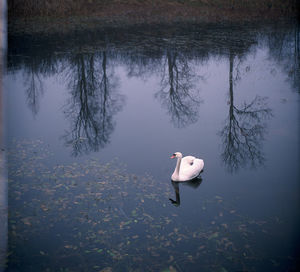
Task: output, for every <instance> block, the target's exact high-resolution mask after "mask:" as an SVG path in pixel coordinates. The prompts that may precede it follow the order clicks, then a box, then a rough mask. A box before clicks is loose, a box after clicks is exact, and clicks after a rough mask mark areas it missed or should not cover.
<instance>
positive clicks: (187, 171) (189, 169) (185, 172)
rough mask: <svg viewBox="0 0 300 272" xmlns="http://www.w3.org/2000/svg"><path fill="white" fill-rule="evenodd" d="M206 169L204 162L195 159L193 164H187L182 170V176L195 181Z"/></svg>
mask: <svg viewBox="0 0 300 272" xmlns="http://www.w3.org/2000/svg"><path fill="white" fill-rule="evenodd" d="M203 167H204V161H203V160H201V159H194V161H193V164H192V165H191V164H189V165H188V164H185V165H184V167H183V168H181V169H180V170H181V171H180V174H181V175H182V176H185V177H187V178H188V179H193V178H195V177H197V176H198V175H199V174H200V172H201V170H202V169H203Z"/></svg>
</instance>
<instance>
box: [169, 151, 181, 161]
mask: <svg viewBox="0 0 300 272" xmlns="http://www.w3.org/2000/svg"><path fill="white" fill-rule="evenodd" d="M174 158H182V154H181V153H180V152H175V153H174V154H173V155H172V156H171V159H174Z"/></svg>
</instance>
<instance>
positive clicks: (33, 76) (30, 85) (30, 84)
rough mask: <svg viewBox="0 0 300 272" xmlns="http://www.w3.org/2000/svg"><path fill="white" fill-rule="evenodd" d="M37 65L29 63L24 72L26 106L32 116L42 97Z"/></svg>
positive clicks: (36, 111) (41, 85) (37, 108)
mask: <svg viewBox="0 0 300 272" xmlns="http://www.w3.org/2000/svg"><path fill="white" fill-rule="evenodd" d="M40 76H41V73H40V71H39V64H36V65H35V63H34V62H33V63H30V65H29V66H28V67H26V69H25V71H24V78H25V82H24V85H25V88H26V89H25V91H26V95H27V104H28V107H29V108H30V109H31V111H32V113H33V115H36V114H37V113H38V111H39V102H40V97H41V96H42V95H43V83H42V80H41V79H40Z"/></svg>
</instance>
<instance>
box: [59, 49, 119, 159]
mask: <svg viewBox="0 0 300 272" xmlns="http://www.w3.org/2000/svg"><path fill="white" fill-rule="evenodd" d="M99 64H100V65H99ZM97 65H98V66H97ZM69 78H70V83H69V88H70V89H71V95H72V100H70V102H69V107H68V108H69V111H66V114H67V117H68V118H70V119H71V120H72V122H73V125H72V130H71V132H66V134H65V136H64V138H65V140H66V144H67V145H70V146H72V149H73V154H74V155H78V154H80V153H82V152H83V151H84V152H89V151H97V150H98V149H99V148H102V147H104V146H105V145H106V144H107V143H108V142H109V137H110V134H111V133H112V131H113V129H114V123H113V115H114V114H115V113H116V112H118V111H120V110H121V108H122V104H123V102H124V99H123V97H122V96H121V95H119V94H117V93H115V92H114V90H115V89H116V87H117V83H116V82H117V81H116V79H114V78H113V74H110V75H108V73H107V56H106V52H105V51H104V52H103V53H102V55H101V56H95V55H94V54H78V55H75V56H74V58H73V59H72V60H71V70H70V71H69Z"/></svg>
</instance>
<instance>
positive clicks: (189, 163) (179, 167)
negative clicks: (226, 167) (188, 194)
mask: <svg viewBox="0 0 300 272" xmlns="http://www.w3.org/2000/svg"><path fill="white" fill-rule="evenodd" d="M171 158H172V159H173V158H177V163H176V167H175V170H174V172H173V174H172V176H171V179H172V180H173V181H187V180H191V179H193V178H196V177H197V176H199V174H200V172H201V171H202V170H203V167H204V161H203V160H201V159H198V158H196V157H193V156H186V157H184V158H182V154H181V153H180V152H176V153H174V154H173V155H172V157H171Z"/></svg>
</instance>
